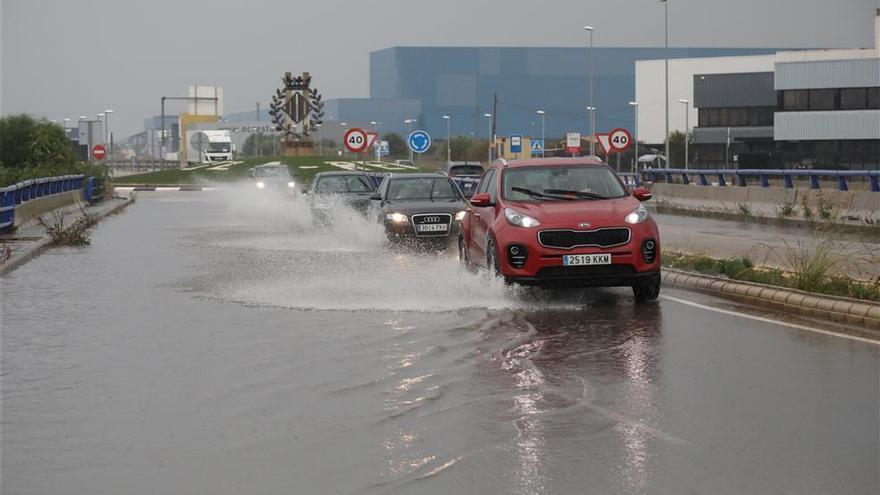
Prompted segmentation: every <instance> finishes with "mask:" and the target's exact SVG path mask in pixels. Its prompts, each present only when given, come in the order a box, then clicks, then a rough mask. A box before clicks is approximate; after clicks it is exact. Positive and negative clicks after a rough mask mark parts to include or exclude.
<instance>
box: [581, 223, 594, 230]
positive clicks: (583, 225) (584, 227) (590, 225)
mask: <svg viewBox="0 0 880 495" xmlns="http://www.w3.org/2000/svg"><path fill="white" fill-rule="evenodd" d="M592 226H593V224H592V223H590V222H581V223H579V224H578V228H579V229H588V228H590V227H592Z"/></svg>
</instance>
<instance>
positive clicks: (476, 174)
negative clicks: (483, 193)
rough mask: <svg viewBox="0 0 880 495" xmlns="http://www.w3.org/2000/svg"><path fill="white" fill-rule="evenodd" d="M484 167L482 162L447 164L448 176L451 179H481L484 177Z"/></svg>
mask: <svg viewBox="0 0 880 495" xmlns="http://www.w3.org/2000/svg"><path fill="white" fill-rule="evenodd" d="M483 172H485V170H483V166H482V165H481V164H480V162H449V163H447V164H446V175H448V176H450V177H473V178H477V179H479V178H480V177H482V176H483Z"/></svg>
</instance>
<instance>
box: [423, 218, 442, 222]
mask: <svg viewBox="0 0 880 495" xmlns="http://www.w3.org/2000/svg"><path fill="white" fill-rule="evenodd" d="M440 222H441V220H440V217H425V223H440Z"/></svg>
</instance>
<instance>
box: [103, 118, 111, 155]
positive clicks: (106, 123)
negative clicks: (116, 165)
mask: <svg viewBox="0 0 880 495" xmlns="http://www.w3.org/2000/svg"><path fill="white" fill-rule="evenodd" d="M111 113H113V109H112V108H108V109H107V110H104V127H105V132H106V135H107V137H106V138H105V139H104V141H105V142H106V143H107V144H109V145H110V159H111V160H113V133H112V132H110V114H111Z"/></svg>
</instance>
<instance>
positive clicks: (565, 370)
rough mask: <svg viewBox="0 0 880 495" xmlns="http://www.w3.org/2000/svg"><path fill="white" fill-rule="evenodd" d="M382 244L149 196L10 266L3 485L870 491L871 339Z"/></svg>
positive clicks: (278, 217)
mask: <svg viewBox="0 0 880 495" xmlns="http://www.w3.org/2000/svg"><path fill="white" fill-rule="evenodd" d="M383 238H384V237H383V236H382V235H381V233H380V232H377V231H376V229H374V228H373V227H372V226H370V225H368V224H366V223H364V222H363V221H362V220H360V219H358V218H357V217H356V216H353V215H349V214H347V213H345V212H340V217H339V218H338V219H337V222H336V224H335V225H334V227H333V228H332V229H319V230H315V229H314V228H312V226H311V222H310V221H309V219H308V209H307V208H306V207H305V206H304V205H303V204H301V203H285V202H279V201H274V200H271V199H267V198H260V197H256V196H254V195H253V191H249V190H248V191H246V190H240V191H213V192H202V193H195V192H193V193H180V192H174V193H145V194H141V195H140V196H139V198H138V201H137V202H136V203H135V204H134V205H133V206H131V207H129V209H128V210H127V211H126V212H125V213H124V214H122V215H119V216H115V217H112V218H109V219H107V220H106V221H104V222H103V223H102V224H101V225H100V226H99V228H98V229H97V230H96V232H95V234H94V238H93V244H92V245H91V246H88V247H84V248H57V249H53V250H51V251H49V252H47V253H45V254H43V255H41V256H39V257H38V258H36V259H35V260H33V261H31V262H29V263H28V264H26V265H24V266H23V267H21V268H19V269H18V270H16V271H14V272H13V273H12V274H10V275H9V276H8V277H6V278H3V279H0V283H2V328H3V333H2V400H3V416H2V433H3V435H2V458H0V491H2V493H4V494H6V493H9V494H47V493H89V494H122V493H138V494H140V493H161V494H166V493H168V494H170V493H180V494H204V493H215V494H224V493H229V494H232V493H235V494H238V493H253V494H277V493H417V494H420V493H425V494H446V493H450V494H461V493H481V494H489V493H499V494H509V493H521V494H561V493H596V494H676V495H677V494H688V493H695V494H702V493H704V494H744V493H748V494H789V493H790V494H830V493H834V494H874V493H878V491H880V481H878V480H880V475H878V472H880V431H878V424H880V376H878V375H880V352H878V350H880V347H878V346H877V345H874V344H870V343H865V342H860V341H855V340H848V339H845V338H839V337H834V336H829V335H823V334H817V333H813V332H809V331H804V330H802V329H798V328H794V327H792V326H786V325H782V324H777V323H774V322H772V321H759V320H755V319H752V318H749V317H748V316H749V315H755V316H762V317H767V318H777V317H780V318H783V317H784V316H783V315H770V314H767V313H765V312H759V311H757V310H752V309H749V308H740V307H737V306H735V305H733V304H732V303H729V302H725V301H722V300H718V299H714V298H711V297H707V296H701V295H697V294H692V293H688V292H682V291H675V290H671V289H666V290H664V298H661V300H659V301H657V302H656V303H651V304H636V303H635V302H634V301H633V299H632V294H631V292H630V291H629V290H626V289H607V290H591V291H569V292H544V291H540V290H528V291H526V290H510V289H507V288H505V287H503V285H501V284H499V283H497V282H495V281H489V280H487V279H486V278H485V277H483V276H482V275H480V274H469V273H466V272H464V271H463V270H462V269H461V268H460V267H459V266H458V265H457V261H456V260H455V258H454V256H452V255H436V254H416V253H412V252H408V251H393V252H390V251H388V250H387V249H386V247H385V246H384V245H383ZM682 301H684V302H682ZM687 302H695V303H697V304H700V305H703V306H705V307H706V308H719V309H724V310H727V311H731V312H733V314H731V313H721V312H717V311H713V310H711V309H706V308H704V307H696V306H693V305H691V304H686V303H687ZM740 313H741V314H740ZM744 315H745V316H744ZM798 323H799V324H805V325H807V326H816V327H819V326H820V325H819V324H818V323H813V322H798Z"/></svg>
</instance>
